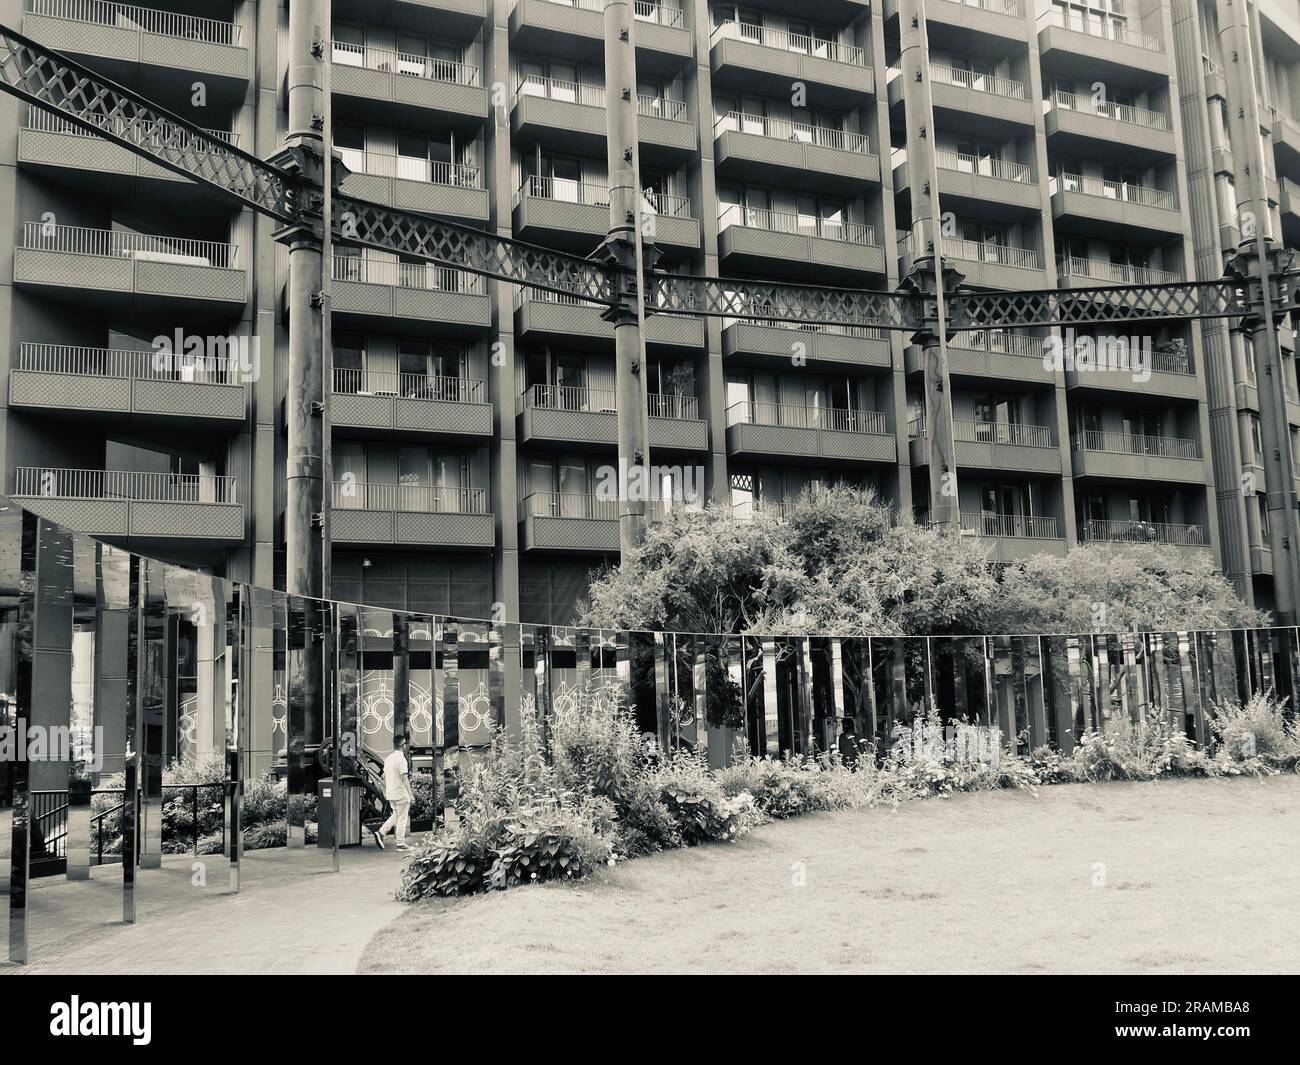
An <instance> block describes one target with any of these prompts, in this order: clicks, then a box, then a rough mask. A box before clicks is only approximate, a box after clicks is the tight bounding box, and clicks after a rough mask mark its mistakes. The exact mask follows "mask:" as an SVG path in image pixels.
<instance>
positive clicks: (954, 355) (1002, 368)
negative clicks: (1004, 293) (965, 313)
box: [906, 330, 1056, 385]
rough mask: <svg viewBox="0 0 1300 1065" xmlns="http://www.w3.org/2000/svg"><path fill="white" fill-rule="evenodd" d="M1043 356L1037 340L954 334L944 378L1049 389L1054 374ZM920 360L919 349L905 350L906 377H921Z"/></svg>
mask: <svg viewBox="0 0 1300 1065" xmlns="http://www.w3.org/2000/svg"><path fill="white" fill-rule="evenodd" d="M1043 354H1044V349H1043V340H1042V338H1041V337H1034V336H1025V335H1023V334H1021V333H989V332H986V331H983V330H975V331H972V332H962V333H957V334H956V335H955V336H954V337H953V338H952V339H951V340H950V341H948V375H949V377H955V378H971V379H976V380H979V381H981V382H988V381H998V382H1001V383H1005V382H1008V381H1015V382H1018V383H1023V384H1035V385H1050V384H1052V383H1053V382H1054V381H1055V380H1056V374H1055V373H1054V371H1053V370H1052V369H1050V368H1049V367H1048V365H1047V364H1046V363H1045V362H1044V360H1043ZM924 360H925V356H924V352H923V350H922V349H921V348H919V347H917V346H916V345H909V346H908V348H907V351H906V365H907V372H908V373H924V372H925V361H924Z"/></svg>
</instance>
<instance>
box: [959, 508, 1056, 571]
mask: <svg viewBox="0 0 1300 1065" xmlns="http://www.w3.org/2000/svg"><path fill="white" fill-rule="evenodd" d="M958 520H959V521H960V522H961V535H962V536H963V537H967V536H969V537H974V538H975V539H976V542H977V543H979V544H980V545H981V546H982V547H984V548H985V549H986V550H987V552H988V556H989V561H990V562H1019V561H1021V560H1023V559H1026V558H1029V557H1030V556H1032V555H1064V554H1065V552H1066V545H1065V537H1064V536H1063V535H1062V534H1061V530H1060V525H1059V523H1058V522H1057V520H1056V518H1055V517H1053V516H1051V515H1046V516H1044V515H1041V514H1040V515H1030V514H995V513H991V512H985V511H976V512H972V513H967V512H962V513H961V514H960V515H959V516H958Z"/></svg>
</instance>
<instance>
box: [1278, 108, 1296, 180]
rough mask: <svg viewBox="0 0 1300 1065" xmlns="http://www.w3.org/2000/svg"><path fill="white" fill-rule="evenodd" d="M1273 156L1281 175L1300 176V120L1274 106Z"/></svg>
mask: <svg viewBox="0 0 1300 1065" xmlns="http://www.w3.org/2000/svg"><path fill="white" fill-rule="evenodd" d="M1272 117H1273V130H1272V132H1273V158H1274V160H1275V162H1276V163H1277V169H1278V174H1279V175H1284V176H1286V177H1296V178H1300V122H1297V121H1296V120H1295V119H1294V118H1292V117H1291V116H1290V115H1287V114H1283V113H1282V112H1281V111H1279V110H1277V108H1273V112H1272Z"/></svg>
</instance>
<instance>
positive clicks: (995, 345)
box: [948, 329, 1043, 361]
mask: <svg viewBox="0 0 1300 1065" xmlns="http://www.w3.org/2000/svg"><path fill="white" fill-rule="evenodd" d="M948 346H949V347H952V348H965V349H967V350H968V351H989V352H995V353H997V354H999V355H1022V356H1025V357H1026V358H1030V359H1038V360H1039V361H1041V360H1042V358H1043V339H1042V337H1035V336H1025V335H1023V334H1021V333H1001V332H997V331H996V330H988V329H972V330H970V331H969V332H960V333H957V334H956V335H954V336H953V338H952V340H950V341H949V342H948Z"/></svg>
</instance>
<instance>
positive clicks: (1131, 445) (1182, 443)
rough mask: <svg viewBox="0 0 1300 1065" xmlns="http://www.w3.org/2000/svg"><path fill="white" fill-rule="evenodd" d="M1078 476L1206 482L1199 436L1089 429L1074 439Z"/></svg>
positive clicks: (1179, 482)
mask: <svg viewBox="0 0 1300 1065" xmlns="http://www.w3.org/2000/svg"><path fill="white" fill-rule="evenodd" d="M1070 447H1071V450H1072V451H1073V452H1074V476H1075V477H1109V478H1116V479H1124V480H1152V481H1164V482H1171V483H1178V484H1204V483H1205V467H1204V464H1203V463H1202V461H1201V445H1200V442H1199V441H1198V440H1191V439H1183V438H1181V437H1174V436H1143V435H1139V434H1136V433H1132V434H1130V433H1124V432H1105V431H1102V430H1094V429H1087V430H1083V431H1080V432H1076V433H1075V434H1074V436H1073V437H1072V438H1071V440H1070Z"/></svg>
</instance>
